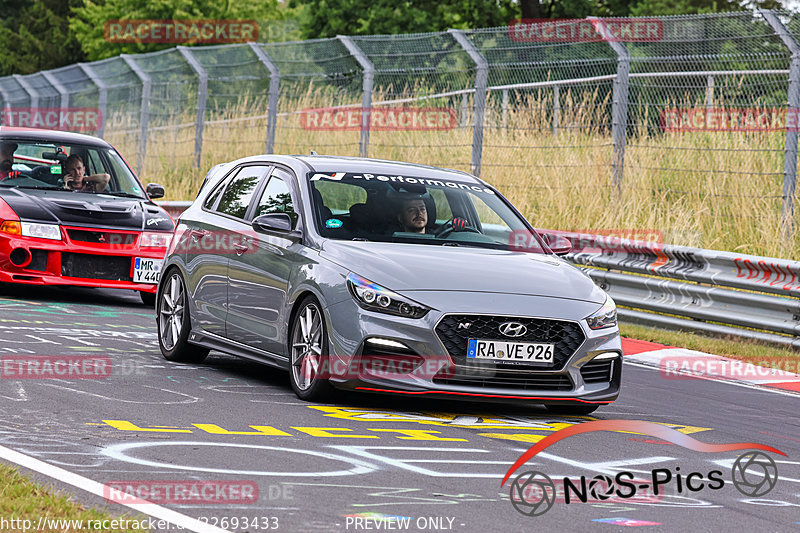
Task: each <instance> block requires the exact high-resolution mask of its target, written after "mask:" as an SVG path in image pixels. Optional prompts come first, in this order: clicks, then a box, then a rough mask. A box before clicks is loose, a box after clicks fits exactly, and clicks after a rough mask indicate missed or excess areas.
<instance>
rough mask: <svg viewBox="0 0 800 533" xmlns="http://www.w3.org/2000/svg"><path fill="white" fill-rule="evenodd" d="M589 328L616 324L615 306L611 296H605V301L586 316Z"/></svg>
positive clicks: (608, 326)
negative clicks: (595, 310)
mask: <svg viewBox="0 0 800 533" xmlns="http://www.w3.org/2000/svg"><path fill="white" fill-rule="evenodd" d="M586 322H588V323H589V327H590V328H591V329H603V328H610V327H613V326H616V325H617V306H616V304H615V303H614V300H612V299H611V296H606V303H604V304H603V307H601V308H600V309H598V310H597V312H595V313H594V314H592V315H590V316H588V317H586Z"/></svg>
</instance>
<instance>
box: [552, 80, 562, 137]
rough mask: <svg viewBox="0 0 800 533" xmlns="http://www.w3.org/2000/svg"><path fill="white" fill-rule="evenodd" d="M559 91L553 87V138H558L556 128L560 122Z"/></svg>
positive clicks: (556, 87)
mask: <svg viewBox="0 0 800 533" xmlns="http://www.w3.org/2000/svg"><path fill="white" fill-rule="evenodd" d="M560 93H561V89H560V87H559V86H558V85H554V86H553V136H555V137H558V126H559V122H560V121H561V96H560Z"/></svg>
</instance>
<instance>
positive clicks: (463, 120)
mask: <svg viewBox="0 0 800 533" xmlns="http://www.w3.org/2000/svg"><path fill="white" fill-rule="evenodd" d="M466 126H467V93H464V94H462V95H461V127H462V128H465V127H466Z"/></svg>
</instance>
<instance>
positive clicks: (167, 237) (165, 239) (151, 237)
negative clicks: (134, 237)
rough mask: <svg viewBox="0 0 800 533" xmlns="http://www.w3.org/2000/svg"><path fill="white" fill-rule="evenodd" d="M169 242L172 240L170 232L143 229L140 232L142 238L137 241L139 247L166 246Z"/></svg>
mask: <svg viewBox="0 0 800 533" xmlns="http://www.w3.org/2000/svg"><path fill="white" fill-rule="evenodd" d="M170 242H172V233H164V232H163V231H145V232H144V233H142V240H141V241H140V243H139V247H140V248H168V247H169V243H170Z"/></svg>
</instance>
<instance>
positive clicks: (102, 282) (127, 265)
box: [0, 228, 166, 293]
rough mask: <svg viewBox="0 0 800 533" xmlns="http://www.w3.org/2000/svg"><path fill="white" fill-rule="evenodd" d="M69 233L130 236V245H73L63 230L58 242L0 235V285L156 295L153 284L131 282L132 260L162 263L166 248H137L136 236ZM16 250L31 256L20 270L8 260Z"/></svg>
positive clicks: (125, 232) (122, 232)
mask: <svg viewBox="0 0 800 533" xmlns="http://www.w3.org/2000/svg"><path fill="white" fill-rule="evenodd" d="M69 229H75V230H79V231H97V232H103V233H107V234H113V235H119V236H130V238H128V239H127V241H131V242H126V240H125V239H120V240H119V242H118V243H93V242H82V241H75V240H71V239H70V238H69V234H68V233H67V232H66V231H65V230H62V238H63V240H61V241H55V240H50V239H39V238H35V237H24V236H20V235H10V234H6V233H0V282H6V283H21V284H28V285H72V286H78V287H98V288H113V289H131V290H135V291H141V292H149V293H155V292H156V284H150V283H134V282H133V270H134V259H135V258H137V257H142V258H147V259H158V260H161V259H163V258H164V254H165V252H166V249H165V248H141V247H139V246H138V235H139V232H133V231H114V230H105V229H95V228H69ZM15 250H16V251H17V252H16V253H17V254H18V255H24V254H22V252H19V250H24V251H26V252H27V253H28V254H30V257H29V260H26V262H25V263H24V264H22V265H21V266H17V265H15V264H14V263H13V262H12V260H11V257H10V256H11V253H12V252H13V251H15Z"/></svg>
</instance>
